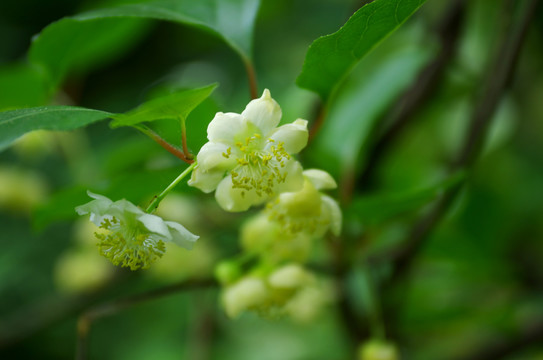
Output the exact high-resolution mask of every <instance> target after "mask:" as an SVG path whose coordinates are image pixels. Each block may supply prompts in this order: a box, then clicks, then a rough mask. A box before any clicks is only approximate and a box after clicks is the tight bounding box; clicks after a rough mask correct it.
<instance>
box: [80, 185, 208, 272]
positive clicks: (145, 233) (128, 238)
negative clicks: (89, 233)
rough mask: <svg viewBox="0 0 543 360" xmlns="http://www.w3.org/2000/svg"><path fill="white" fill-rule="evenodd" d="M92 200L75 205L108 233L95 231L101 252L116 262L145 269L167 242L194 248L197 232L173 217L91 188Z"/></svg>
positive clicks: (81, 212) (158, 255)
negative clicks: (172, 218) (160, 215)
mask: <svg viewBox="0 0 543 360" xmlns="http://www.w3.org/2000/svg"><path fill="white" fill-rule="evenodd" d="M88 194H89V196H90V197H91V198H93V199H95V200H92V201H91V202H89V203H87V204H84V205H81V206H78V207H76V208H75V210H76V211H77V213H78V214H79V215H85V214H90V221H92V222H93V223H94V224H95V225H97V226H99V227H100V228H102V229H105V230H108V232H107V233H105V234H103V233H102V234H99V233H96V234H95V235H96V237H97V239H98V240H99V242H98V248H99V250H100V253H101V254H102V255H103V256H105V257H106V258H108V259H109V260H110V261H111V262H112V263H113V264H114V265H121V266H123V267H130V269H131V270H136V269H139V268H143V269H146V268H148V267H149V266H150V265H151V263H153V262H154V261H155V260H156V259H158V258H160V257H161V256H162V255H163V254H164V251H165V245H164V243H165V242H172V243H174V244H176V245H179V246H181V247H184V248H186V249H191V248H192V246H193V245H194V242H195V241H196V240H197V239H198V236H196V235H194V234H192V233H191V232H189V231H188V230H187V229H185V228H184V227H183V226H182V225H180V224H178V223H176V222H173V221H164V220H163V219H162V218H160V217H158V216H156V215H151V214H147V213H145V212H144V211H142V210H141V209H140V208H138V207H137V206H135V205H134V204H132V203H131V202H129V201H127V200H124V199H123V200H119V201H115V202H113V201H111V200H110V199H108V198H107V197H105V196H102V195H97V194H93V193H91V192H90V191H88Z"/></svg>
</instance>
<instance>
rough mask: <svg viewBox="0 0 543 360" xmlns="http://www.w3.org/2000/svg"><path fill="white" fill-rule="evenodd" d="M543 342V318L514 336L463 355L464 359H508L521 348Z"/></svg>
mask: <svg viewBox="0 0 543 360" xmlns="http://www.w3.org/2000/svg"><path fill="white" fill-rule="evenodd" d="M541 343H543V320H540V321H538V322H534V323H532V324H529V325H527V326H525V327H524V328H523V329H521V330H520V331H519V333H518V334H515V335H514V336H513V337H512V338H509V339H507V340H503V339H500V340H499V341H494V342H492V343H490V344H488V345H487V347H485V348H482V349H479V350H478V351H476V352H474V353H473V354H471V355H468V356H467V357H466V356H463V357H462V360H500V359H507V358H509V357H510V356H511V355H514V354H515V353H517V352H518V351H520V350H523V349H525V348H527V347H529V346H533V345H541ZM457 360H460V359H457Z"/></svg>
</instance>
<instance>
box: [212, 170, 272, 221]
mask: <svg viewBox="0 0 543 360" xmlns="http://www.w3.org/2000/svg"><path fill="white" fill-rule="evenodd" d="M215 199H216V200H217V203H218V204H219V206H220V207H222V208H223V209H224V210H226V211H231V212H240V211H246V210H248V209H249V208H250V207H251V206H252V205H256V204H259V203H261V202H264V201H265V200H266V197H262V196H258V195H257V194H256V192H255V191H254V189H253V190H244V189H239V188H234V184H233V183H232V175H228V176H227V177H225V178H224V179H223V180H222V181H221V182H220V183H219V186H217V191H215Z"/></svg>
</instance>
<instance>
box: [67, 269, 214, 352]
mask: <svg viewBox="0 0 543 360" xmlns="http://www.w3.org/2000/svg"><path fill="white" fill-rule="evenodd" d="M215 284H216V283H215V281H214V280H212V279H205V280H189V281H182V282H180V283H177V284H173V285H168V286H164V287H161V288H158V289H153V290H150V291H147V292H144V293H140V294H136V295H133V296H129V297H126V298H122V299H119V300H113V301H111V302H107V303H105V304H102V305H98V306H95V307H92V308H90V309H88V310H86V311H85V312H84V313H83V314H81V315H80V316H79V319H78V322H77V349H76V360H85V359H87V358H88V335H89V332H90V328H91V326H92V323H93V322H94V321H96V320H98V319H100V318H103V317H107V316H111V315H114V314H117V313H119V312H121V311H122V310H125V309H127V308H130V307H132V306H134V305H138V304H140V303H143V302H147V301H151V300H155V299H159V298H162V297H165V296H168V295H172V294H175V293H179V292H182V291H189V290H195V289H203V288H208V287H211V286H213V285H215Z"/></svg>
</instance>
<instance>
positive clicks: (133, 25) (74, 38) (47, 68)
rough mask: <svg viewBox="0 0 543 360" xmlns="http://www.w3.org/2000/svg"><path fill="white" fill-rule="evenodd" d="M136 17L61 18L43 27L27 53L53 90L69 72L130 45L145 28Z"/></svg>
mask: <svg viewBox="0 0 543 360" xmlns="http://www.w3.org/2000/svg"><path fill="white" fill-rule="evenodd" d="M145 29H146V27H145V24H144V23H143V22H142V21H141V20H136V19H110V18H93V19H92V20H88V21H84V20H81V19H78V18H65V19H62V20H59V21H57V22H55V23H53V24H51V25H49V26H48V27H46V28H45V29H44V30H43V31H42V32H41V33H40V34H39V35H38V36H37V37H36V38H34V41H33V42H32V46H31V47H30V50H29V53H28V59H29V61H30V62H32V63H34V64H36V65H37V66H38V67H39V68H40V69H41V70H42V71H43V72H44V76H45V77H46V78H47V79H48V83H49V84H50V89H49V91H53V92H54V90H55V88H56V87H58V86H59V85H60V84H61V83H62V81H63V79H64V78H65V77H66V75H68V74H69V73H73V72H81V71H89V70H91V69H92V68H93V67H96V66H98V65H100V64H103V63H106V62H108V61H111V60H112V59H114V58H116V57H118V56H119V55H121V54H123V53H125V52H126V50H127V49H129V48H131V47H132V46H133V44H134V42H135V41H137V40H138V39H139V38H140V36H141V35H142V34H143V32H144V31H145Z"/></svg>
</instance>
